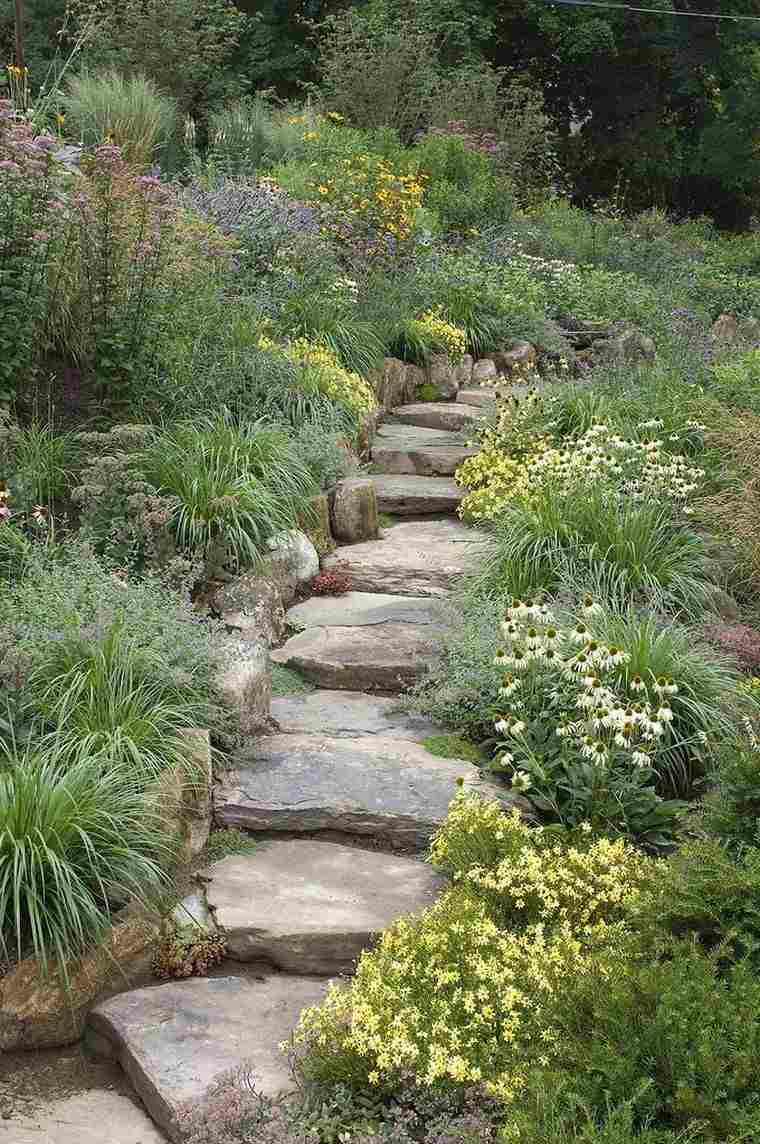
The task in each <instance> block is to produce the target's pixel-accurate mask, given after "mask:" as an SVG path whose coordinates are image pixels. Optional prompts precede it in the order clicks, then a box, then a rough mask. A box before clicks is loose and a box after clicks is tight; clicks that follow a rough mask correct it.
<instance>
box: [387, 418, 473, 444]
mask: <svg viewBox="0 0 760 1144" xmlns="http://www.w3.org/2000/svg"><path fill="white" fill-rule="evenodd" d="M466 436H467V435H466V433H464V432H461V433H450V432H449V431H448V430H446V429H426V428H425V427H424V426H423V425H394V424H392V423H391V424H386V423H385V422H383V423H382V424H381V425H379V426H378V428H377V430H376V432H375V437H374V440H375V441H376V442H378V443H380V444H387V443H388V442H389V441H393V442H396V443H398V442H403V444H405V445H417V446H419V445H452V446H457V445H466V444H467V441H466Z"/></svg>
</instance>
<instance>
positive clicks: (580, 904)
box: [296, 794, 652, 1104]
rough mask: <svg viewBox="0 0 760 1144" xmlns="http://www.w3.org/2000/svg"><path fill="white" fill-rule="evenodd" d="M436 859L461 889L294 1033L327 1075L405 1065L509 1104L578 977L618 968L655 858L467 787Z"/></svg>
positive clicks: (602, 975) (360, 1077)
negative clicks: (531, 818) (575, 832)
mask: <svg viewBox="0 0 760 1144" xmlns="http://www.w3.org/2000/svg"><path fill="white" fill-rule="evenodd" d="M432 857H433V861H434V862H435V863H436V864H438V865H441V866H443V867H444V868H446V869H449V870H450V871H451V872H453V873H454V874H455V876H456V874H459V878H458V880H457V881H456V884H455V885H454V887H453V888H452V889H450V890H449V891H447V892H446V893H444V895H443V896H442V897H441V898H440V899H439V900H438V902H437V903H436V904H435V905H434V906H432V907H431V908H430V909H428V910H427V911H426V912H425V913H424V914H422V915H420V916H418V917H414V918H406V919H402V920H400V921H399V922H397V923H396V924H395V925H394V926H392V927H391V929H389V930H388V931H386V933H385V934H384V935H383V938H382V940H381V942H380V944H379V945H378V946H377V948H376V949H374V950H373V951H371V952H368V953H365V954H363V955H362V957H361V959H360V961H359V965H358V967H357V972H356V976H355V977H354V979H353V980H352V981H351V982H350V983H349V984H348V985H344V986H333V987H331V989H330V991H329V993H328V996H327V998H326V1000H325V1002H323V1004H322V1005H321V1006H319V1007H317V1008H312V1009H308V1010H306V1011H305V1012H304V1013H303V1014H302V1017H301V1022H300V1025H299V1028H298V1030H297V1033H296V1041H297V1043H299V1044H300V1045H301V1047H302V1049H304V1050H305V1053H306V1060H307V1063H308V1066H309V1067H310V1069H311V1071H312V1073H313V1074H314V1075H317V1076H322V1077H324V1078H325V1079H327V1078H329V1079H331V1080H333V1081H335V1080H343V1081H348V1082H351V1081H353V1082H358V1083H365V1084H366V1083H368V1082H369V1083H370V1084H379V1085H383V1086H386V1087H388V1088H392V1087H393V1086H394V1084H396V1083H397V1082H398V1080H399V1079H400V1078H401V1077H404V1076H408V1075H409V1074H411V1075H412V1076H414V1077H415V1079H416V1080H417V1081H418V1082H420V1083H423V1084H433V1083H435V1082H436V1081H449V1082H452V1081H453V1082H456V1083H475V1084H482V1085H483V1086H484V1087H485V1089H486V1090H487V1091H488V1092H490V1093H491V1094H492V1095H493V1096H494V1097H495V1098H496V1099H497V1100H500V1101H502V1102H504V1103H505V1104H510V1103H511V1102H513V1101H514V1100H515V1099H516V1098H517V1097H518V1096H519V1095H520V1093H521V1092H522V1090H523V1088H524V1086H525V1077H526V1075H527V1073H528V1072H529V1070H530V1069H531V1068H533V1067H535V1066H542V1067H546V1066H548V1065H549V1064H550V1061H551V1058H552V1056H553V1054H554V1052H555V1046H556V1043H557V1032H556V1024H555V1019H554V1017H553V1013H554V1012H556V1010H557V1007H558V1006H561V1005H562V1004H563V996H565V993H566V991H567V990H568V989H572V984H573V982H576V983H577V981H578V979H579V977H580V976H585V975H587V974H594V976H595V979H597V980H600V981H602V982H603V981H604V980H609V979H611V978H612V977H613V975H614V974H615V972H616V971H618V970H619V965H620V958H621V956H623V952H622V951H623V949H624V944H623V943H624V939H625V936H626V925H625V917H626V910H627V909H628V908H629V906H632V905H633V903H634V902H635V900H636V896H637V894H638V892H639V889H638V887H639V884H640V883H642V882H643V881H645V877H646V872H647V867H648V864H649V865H652V864H651V863H649V860H648V859H646V858H643V857H641V856H639V855H637V854H635V853H634V851H633V850H632V849H631V848H629V847H627V846H626V845H625V844H624V843H622V842H615V843H612V842H608V841H603V842H602V841H598V840H597V841H595V842H591V843H590V844H589V846H588V848H586V849H583V848H581V847H578V848H574V849H570V850H568V851H563V849H562V847H561V845H560V844H559V843H552V842H551V840H550V839H549V838H547V837H546V836H545V835H543V834H542V832H541V831H540V830H532V829H531V828H529V827H527V826H525V824H524V823H522V822H520V819H519V816H518V815H517V813H516V812H515V814H514V815H513V816H512V817H511V818H510V817H507V816H505V815H504V813H503V810H502V808H501V806H500V804H498V803H495V802H484V801H482V800H480V799H479V798H478V797H477V796H472V795H469V794H462V795H460V796H459V798H458V799H457V800H456V801H455V802H454V803H453V805H452V807H451V810H450V814H449V818H448V821H447V822H446V824H445V825H444V827H443V828H442V830H441V831H440V832H439V834H438V836H437V837H436V839H435V841H434V843H433V851H432ZM505 916H510V923H511V924H509V925H508V926H507V925H505V923H504V917H505Z"/></svg>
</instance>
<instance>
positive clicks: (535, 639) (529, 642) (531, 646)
mask: <svg viewBox="0 0 760 1144" xmlns="http://www.w3.org/2000/svg"><path fill="white" fill-rule="evenodd" d="M542 643H543V637H542V636H541V635H540V634H539V632H538V630H537V628H528V630H527V632H526V633H525V646H526V647H527V649H528V651H535V650H536V648H537V647H540V646H541V644H542Z"/></svg>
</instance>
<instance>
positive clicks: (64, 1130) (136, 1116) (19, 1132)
mask: <svg viewBox="0 0 760 1144" xmlns="http://www.w3.org/2000/svg"><path fill="white" fill-rule="evenodd" d="M165 1140H166V1137H165V1136H164V1135H163V1133H162V1132H159V1130H158V1129H157V1128H156V1126H155V1124H153V1122H152V1121H151V1120H150V1119H149V1118H148V1116H147V1115H146V1113H145V1112H144V1111H143V1109H142V1108H140V1107H139V1106H138V1105H137V1104H136V1103H135V1102H134V1101H132V1100H130V1099H129V1097H128V1096H123V1095H122V1094H121V1093H119V1092H114V1091H112V1090H106V1089H89V1090H88V1091H87V1092H78V1093H76V1094H74V1095H73V1096H67V1097H65V1098H64V1099H61V1100H55V1101H53V1102H52V1103H51V1104H47V1105H45V1106H44V1107H43V1108H38V1109H37V1110H36V1111H35V1112H33V1113H29V1114H27V1115H25V1116H22V1117H20V1118H18V1119H13V1120H0V1144H164V1141H165Z"/></svg>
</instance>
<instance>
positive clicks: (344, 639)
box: [272, 623, 441, 692]
mask: <svg viewBox="0 0 760 1144" xmlns="http://www.w3.org/2000/svg"><path fill="white" fill-rule="evenodd" d="M440 642H441V630H440V629H438V628H435V627H432V626H431V625H420V626H418V625H417V624H409V623H400V624H396V623H382V624H377V625H374V626H372V625H370V626H367V627H355V628H348V627H339V628H338V627H335V628H334V627H330V628H328V627H324V628H307V630H306V631H305V632H299V634H298V635H296V636H293V638H292V639H289V640H288V642H287V643H286V644H285V646H284V647H281V648H279V649H278V650H277V651H275V652H273V653H272V658H273V660H274V661H275V662H276V663H282V664H286V665H287V666H288V667H290V668H294V669H295V670H296V671H298V672H299V674H300V675H302V676H304V677H305V678H306V679H308V680H310V681H311V682H312V683H316V684H317V685H318V686H320V687H332V688H337V689H340V690H345V691H393V692H396V691H404V690H406V688H407V687H408V686H410V685H411V684H412V683H415V682H416V681H417V680H418V679H420V678H421V677H422V676H423V675H424V674H425V672H426V671H427V670H428V668H430V667H432V666H433V665H434V664H435V662H436V661H437V659H438V656H439V654H440Z"/></svg>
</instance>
